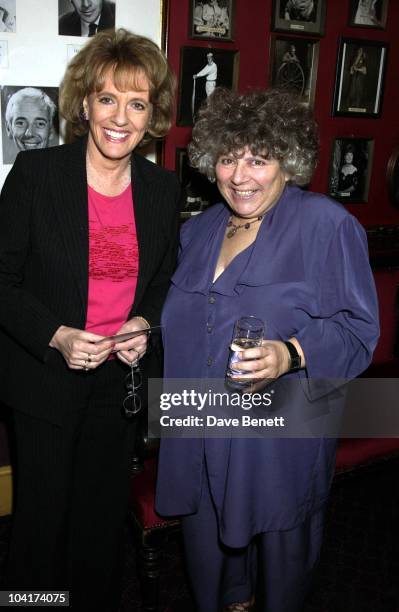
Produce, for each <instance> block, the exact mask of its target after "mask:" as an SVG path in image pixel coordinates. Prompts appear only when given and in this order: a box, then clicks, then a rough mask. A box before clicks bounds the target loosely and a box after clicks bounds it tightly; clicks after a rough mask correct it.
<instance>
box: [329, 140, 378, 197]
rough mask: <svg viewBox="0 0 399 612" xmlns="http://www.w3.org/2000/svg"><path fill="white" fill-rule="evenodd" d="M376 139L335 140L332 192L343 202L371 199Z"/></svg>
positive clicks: (331, 175)
mask: <svg viewBox="0 0 399 612" xmlns="http://www.w3.org/2000/svg"><path fill="white" fill-rule="evenodd" d="M373 151H374V140H373V139H372V138H355V137H340V138H335V139H334V141H333V144H332V148H331V161H330V172H329V179H328V193H329V195H330V196H331V197H333V198H335V199H336V200H339V201H340V202H344V203H346V204H348V203H364V202H367V200H368V193H369V187H370V179H371V171H372V165H373Z"/></svg>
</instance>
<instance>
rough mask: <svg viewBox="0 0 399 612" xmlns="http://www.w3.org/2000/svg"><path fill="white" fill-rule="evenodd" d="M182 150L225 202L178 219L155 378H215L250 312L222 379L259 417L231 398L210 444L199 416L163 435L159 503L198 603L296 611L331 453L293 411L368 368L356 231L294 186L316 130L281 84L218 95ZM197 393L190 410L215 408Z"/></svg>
mask: <svg viewBox="0 0 399 612" xmlns="http://www.w3.org/2000/svg"><path fill="white" fill-rule="evenodd" d="M189 153H190V158H191V163H192V165H193V166H194V167H197V168H198V169H199V170H200V171H201V172H203V173H205V174H206V175H207V176H208V177H209V178H210V179H211V180H214V179H216V181H217V185H218V188H219V191H220V193H221V195H222V197H223V201H222V202H221V203H220V204H217V205H215V206H212V207H210V208H209V209H208V210H207V211H206V212H205V213H203V214H201V215H198V216H196V217H195V218H193V219H191V220H190V221H188V222H187V223H186V224H185V225H184V226H183V228H182V232H181V246H180V248H181V250H180V259H179V265H178V268H177V271H176V272H175V274H174V275H173V277H172V286H171V289H170V290H169V293H168V297H167V299H166V302H165V306H164V310H163V315H162V321H163V326H164V344H165V376H166V378H171V379H182V378H183V379H191V380H193V379H194V380H195V379H197V380H198V379H200V378H206V379H207V382H206V384H207V385H208V384H209V383H210V382H211V381H210V380H209V379H214V378H215V379H222V380H224V378H225V374H226V368H227V364H228V361H229V344H230V342H231V339H232V335H233V329H234V324H235V321H236V320H237V319H239V318H240V317H248V316H250V315H252V316H255V317H256V318H258V319H261V320H262V321H263V323H264V326H265V330H266V333H265V336H264V338H265V339H264V340H263V341H262V342H261V344H259V343H258V346H254V347H252V348H244V349H243V348H239V347H237V346H236V345H232V346H234V347H235V348H234V350H235V351H236V353H235V359H238V361H235V363H234V370H235V371H236V372H239V374H237V373H236V374H234V373H233V372H230V375H231V378H230V379H227V380H228V381H229V384H228V386H230V387H231V386H233V389H234V388H235V386H236V385H241V389H242V390H243V392H244V395H245V399H246V400H248V401H249V402H250V408H249V409H250V412H248V405H246V412H245V415H246V416H247V419H248V417H254V425H255V426H256V423H258V422H259V423H260V425H259V427H258V429H256V428H255V430H252V432H251V433H248V431H249V430H248V427H247V426H246V424H247V423H248V421H245V422H244V420H243V416H242V415H241V414H240V412H241V411H240V409H238V413H239V414H238V419H236V420H237V423H238V425H237V423H236V424H233V423H232V420H234V419H231V418H230V419H226V418H220V419H219V421H218V425H219V430H218V435H219V439H215V433H213V435H212V432H211V431H210V430H211V427H210V429H209V431H210V436H209V437H206V427H205V425H206V424H208V418H207V417H206V418H205V417H204V419H203V426H204V428H205V431H204V430H203V429H201V427H199V430H200V431H199V435H198V431H197V433H196V430H195V427H193V430H192V431H193V434H192V435H190V438H194V439H164V440H162V444H161V454H160V463H159V473H158V489H157V510H158V512H159V513H161V514H163V515H182V516H183V518H182V525H183V534H184V541H185V548H186V554H187V565H188V571H189V575H190V578H191V583H192V587H193V592H194V596H195V601H196V605H197V609H198V611H199V612H219V611H220V610H221V608H223V610H229V611H233V610H234V611H240V610H247V609H249V608H250V607H251V606H252V603H253V598H254V595H255V593H256V597H257V599H258V600H259V601H257V602H256V605H257V610H262V611H267V612H283V611H284V612H294V611H298V610H300V609H301V606H302V604H303V600H304V597H305V595H306V592H307V588H308V585H309V581H310V577H311V574H312V570H313V568H314V566H315V564H316V561H317V558H318V555H319V550H320V546H321V539H322V526H323V512H324V508H325V504H326V500H327V497H328V491H329V487H330V482H331V478H332V475H333V472H334V453H335V440H334V439H331V438H328V437H322V436H323V434H325V433H326V432H325V431H321V432H320V436H321V437H317V436H316V437H315V436H313V437H310V438H305V437H304V436H303V435H302V436H301V433H300V432H301V431H303V429H302V430H301V429H300V427H299V424H300V423H301V417H302V415H303V417H304V418H305V415H306V418H307V419H309V418H310V414H316V415H323V414H324V415H325V414H328V411H329V410H331V409H332V408H333V409H334V411H335V410H336V409H337V410H339V408H340V406H341V403H342V401H343V396H342V394H341V393H340V391H338V390H337V385H338V384H339V383H338V382H335V381H338V380H343V379H348V378H352V377H354V376H357V375H358V374H360V372H362V371H363V370H364V369H365V368H366V367H367V365H368V364H369V362H370V359H371V356H372V352H373V349H374V347H375V344H376V341H377V336H378V320H377V301H376V295H375V289H374V284H373V278H372V273H371V270H370V266H369V262H368V256H367V244H366V238H365V233H364V231H363V229H362V228H361V226H360V225H359V223H358V222H357V221H356V220H355V219H354V218H353V217H352V216H351V215H350V214H348V213H347V212H346V211H345V209H344V208H343V207H342V206H341V205H340V204H338V203H336V202H334V201H332V200H330V199H329V198H327V197H325V196H323V195H320V194H316V193H311V192H308V191H304V190H302V189H300V188H299V187H298V185H305V184H306V183H308V182H309V180H310V178H311V175H312V172H313V169H314V167H315V164H316V153H317V130H316V125H315V123H314V121H313V119H312V117H311V115H310V113H309V111H308V110H307V109H306V108H305V107H304V106H303V105H302V104H300V103H299V102H298V101H297V100H296V99H295V98H294V97H293V96H292V95H291V94H289V93H284V92H280V91H274V90H270V91H266V92H259V93H249V94H236V93H232V92H230V91H226V90H222V89H219V90H216V91H215V93H214V94H213V95H212V96H210V97H209V98H208V99H207V102H206V106H205V107H203V108H202V110H201V111H200V113H199V116H198V121H197V123H196V125H195V127H194V130H193V138H192V143H191V145H190V147H189ZM237 349H238V350H237ZM271 379H272V380H271ZM246 383H247V384H248V386H245V385H246ZM215 384H216V383H215ZM266 384H268V386H267V387H266V388H265V389H263V387H265V385H266ZM208 388H210V387H208V386H207V387H206V389H208ZM216 389H219V390H220V386H216ZM256 391H262V393H263V391H266V393H264V394H263V395H262V394H261V393H255V392H256ZM244 395H242V396H241V398H242V399H243V398H244ZM208 397H209V400H210V401H209V405H206V406H204V408H203V412H202V413H201V415H204V414H212V415H214V414H215V408H214V406H215V403H214V402H212V394H209V396H208ZM231 397H234V393H233V395H232V396H231ZM251 402H252V403H251ZM270 402H271V404H272V405H271V406H270V405H269V403H270ZM185 405H187V404H185ZM234 405H237V404H233V403H231V404H229V409H228V414H227V417H232V416H236V415H237V413H236V414H232V410H234V408H232V406H234ZM242 405H243V404H242ZM186 410H189V408H186ZM312 411H315V412H312ZM196 414H199V413H197V412H196ZM275 415H284V418H283V417H277V420H275V418H274V417H275ZM219 416H221V415H220V414H219ZM222 416H223V417H226V414H224V415H222ZM255 417H256V418H255ZM258 417H259V419H258ZM262 417H270V418H269V419H266V418H263V421H265V422H266V421H268V424H267V427H269V428H271V431H272V434H269V436H267V434H266V433H263V432H265V430H266V429H267V427H266V426H265V425H264V424H263V422H262ZM279 419H280V420H279ZM281 419H282V420H281ZM305 421H306V419H305ZM209 422H210V424H212V423H214V422H215V421H214V420H212V418H211V419H210V421H209ZM270 422H271V423H270ZM323 422H324V421H323ZM228 423H230V427H231V429H229V425H228ZM292 423H295V424H298V428H296V427H294V426H293V425H292ZM317 423H319V421H317ZM305 424H306V423H305ZM221 425H223V427H222V426H221ZM290 425H291V428H290ZM237 427H238V429H237ZM305 431H308V430H307V429H305ZM279 433H280V435H279ZM170 435H171V433H170V430H169V431H168V436H170ZM270 435H272V436H273V437H270ZM186 436H188V434H187V433H186ZM284 436H285V437H284ZM177 437H178V435H176V438H177ZM204 437H205V439H204ZM287 438H288V439H287ZM255 546H257V548H258V561H259V563H258V570H257V580H258V585H257V586H256V572H255V563H254V558H255V557H254V549H255Z"/></svg>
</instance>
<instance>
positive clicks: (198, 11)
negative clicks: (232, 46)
mask: <svg viewBox="0 0 399 612" xmlns="http://www.w3.org/2000/svg"><path fill="white" fill-rule="evenodd" d="M190 6H191V10H190V25H189V36H190V38H202V39H204V38H208V39H216V40H233V36H234V19H235V0H207V1H206V2H203V1H202V0H190Z"/></svg>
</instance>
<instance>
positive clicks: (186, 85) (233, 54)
mask: <svg viewBox="0 0 399 612" xmlns="http://www.w3.org/2000/svg"><path fill="white" fill-rule="evenodd" d="M238 57H239V52H238V51H226V50H224V49H209V48H204V47H182V50H181V69H180V96H179V110H178V125H193V122H194V117H195V115H196V113H197V111H198V109H199V107H200V106H201V104H202V102H203V101H204V100H205V99H206V98H207V97H208V96H210V95H212V93H213V91H214V90H215V88H216V87H218V86H223V87H228V88H229V89H235V88H236V86H237V79H238Z"/></svg>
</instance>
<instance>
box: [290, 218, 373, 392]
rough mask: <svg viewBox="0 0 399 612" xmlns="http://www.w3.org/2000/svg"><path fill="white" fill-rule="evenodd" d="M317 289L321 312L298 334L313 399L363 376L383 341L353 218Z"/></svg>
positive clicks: (335, 241) (362, 237)
mask: <svg viewBox="0 0 399 612" xmlns="http://www.w3.org/2000/svg"><path fill="white" fill-rule="evenodd" d="M318 283H319V292H318V293H319V301H318V305H317V308H316V310H315V312H312V313H310V314H311V318H310V321H309V322H308V323H307V324H306V326H305V327H304V328H302V329H301V330H299V331H298V333H296V334H295V337H296V338H297V339H298V341H299V343H300V345H301V347H302V349H303V352H304V355H305V358H306V374H307V377H308V382H309V385H308V388H307V390H308V393H309V396H310V398H311V399H315V398H316V397H317V396H320V395H321V394H323V393H322V392H323V390H324V392H326V391H327V392H328V390H330V389H331V388H335V387H337V386H339V385H340V382H341V383H342V382H345V381H346V380H348V379H351V378H354V377H356V376H358V375H359V374H360V373H361V372H363V370H365V369H366V368H367V366H368V365H369V363H370V362H371V358H372V354H373V351H374V348H375V346H376V344H377V340H378V336H379V324H378V302H377V295H376V290H375V285H374V279H373V274H372V271H371V268H370V264H369V258H368V249H367V238H366V234H365V231H364V230H363V228H362V227H361V226H360V224H359V223H358V222H357V221H356V220H355V219H354V218H353V217H352V216H350V215H348V216H347V217H345V219H344V220H343V221H342V222H341V224H340V225H339V227H338V228H337V230H336V233H335V236H333V238H332V240H331V242H330V245H329V247H328V248H327V251H326V254H325V257H324V265H323V266H322V268H321V274H320V277H319V279H318ZM317 311H318V312H317Z"/></svg>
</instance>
